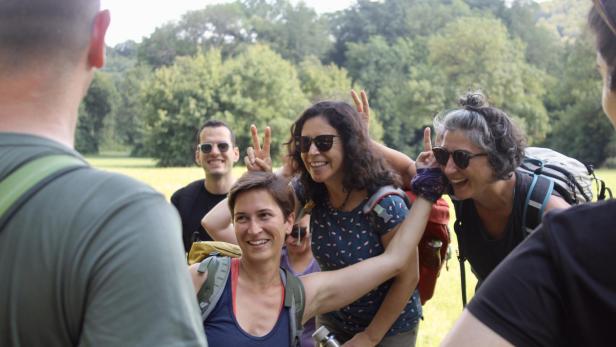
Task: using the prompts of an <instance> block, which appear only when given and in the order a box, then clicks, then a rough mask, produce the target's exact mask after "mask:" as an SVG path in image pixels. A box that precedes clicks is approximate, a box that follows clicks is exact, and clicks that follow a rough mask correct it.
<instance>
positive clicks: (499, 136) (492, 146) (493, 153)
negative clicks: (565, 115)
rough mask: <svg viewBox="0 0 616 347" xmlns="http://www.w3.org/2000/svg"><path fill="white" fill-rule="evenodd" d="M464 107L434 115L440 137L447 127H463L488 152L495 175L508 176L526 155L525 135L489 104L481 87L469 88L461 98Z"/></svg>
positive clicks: (472, 140) (454, 129)
mask: <svg viewBox="0 0 616 347" xmlns="http://www.w3.org/2000/svg"><path fill="white" fill-rule="evenodd" d="M458 102H459V104H460V106H461V108H459V109H454V110H449V111H445V112H442V113H441V114H439V115H437V116H436V117H435V118H434V129H435V130H436V134H437V139H438V138H442V136H443V135H444V133H445V132H446V131H456V130H461V131H464V133H465V134H466V136H467V137H468V139H469V140H470V141H471V142H472V143H473V144H474V145H475V146H477V147H479V148H481V150H482V151H484V152H485V153H487V154H488V162H489V163H490V166H491V167H492V169H493V170H494V178H495V179H507V178H509V177H511V175H512V174H513V172H514V170H515V169H516V168H517V167H518V166H519V165H520V163H521V162H522V159H523V157H524V149H525V148H526V139H525V136H524V134H523V132H522V131H521V130H520V128H519V127H518V126H516V125H515V124H514V123H513V122H512V120H511V118H510V117H509V116H508V115H507V113H505V112H504V111H502V110H500V109H498V108H496V107H491V106H489V105H488V102H487V98H486V97H485V95H484V94H483V93H482V92H481V91H473V92H468V93H467V94H466V95H465V96H463V97H461V98H460V99H459V100H458Z"/></svg>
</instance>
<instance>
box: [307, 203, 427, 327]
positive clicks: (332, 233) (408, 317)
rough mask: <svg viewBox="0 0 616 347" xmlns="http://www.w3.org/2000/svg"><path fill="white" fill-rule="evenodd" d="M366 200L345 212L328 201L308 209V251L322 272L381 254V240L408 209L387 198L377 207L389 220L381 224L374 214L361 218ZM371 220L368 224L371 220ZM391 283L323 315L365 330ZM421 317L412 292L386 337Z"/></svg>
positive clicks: (344, 324)
mask: <svg viewBox="0 0 616 347" xmlns="http://www.w3.org/2000/svg"><path fill="white" fill-rule="evenodd" d="M367 201H368V200H367V199H366V200H365V201H363V202H362V203H361V204H359V206H357V207H356V208H355V209H353V210H352V211H349V212H344V211H339V210H337V209H335V208H333V207H332V206H331V205H330V204H329V202H326V203H324V204H318V205H317V206H315V207H314V209H313V210H312V214H311V217H310V228H311V230H312V252H313V253H314V257H315V259H316V260H317V261H318V262H319V265H320V266H321V269H322V270H323V271H330V270H337V269H340V268H344V267H346V266H349V265H352V264H355V263H357V262H360V261H362V260H364V259H367V258H371V257H374V256H376V255H379V254H381V253H383V251H384V248H383V245H382V244H381V237H382V236H383V235H385V234H387V233H388V232H389V231H390V230H391V229H392V228H394V227H395V226H396V225H398V224H399V223H400V222H402V220H403V219H404V218H405V217H406V214H407V212H408V209H407V207H406V204H405V203H404V200H402V198H400V197H399V196H388V197H386V198H384V199H383V200H382V201H381V202H380V203H379V205H380V206H381V207H382V208H384V209H385V210H386V211H387V213H388V214H389V215H391V216H392V217H391V218H390V219H389V221H387V222H385V221H384V220H383V219H382V218H379V217H377V216H376V214H375V213H371V214H370V215H365V214H364V213H363V212H362V207H363V206H364V204H365V203H366V202H367ZM371 219H372V221H371ZM391 282H392V281H391V280H390V281H388V282H385V283H384V284H381V285H380V286H378V287H377V288H375V289H374V290H372V291H370V292H369V293H368V294H366V295H364V296H363V297H361V298H360V299H358V300H357V301H355V302H353V303H352V304H351V305H349V306H346V307H343V308H342V309H340V310H338V311H334V312H330V313H327V314H325V316H327V319H331V320H334V321H337V322H338V323H339V324H340V326H343V327H344V330H345V331H348V332H349V333H351V334H356V333H358V332H361V331H363V330H365V328H366V327H367V326H368V325H369V324H370V322H371V321H372V318H373V317H374V315H375V314H376V312H377V311H378V309H379V307H380V305H381V302H382V301H383V299H384V298H385V296H386V294H387V292H388V290H389V287H390V286H391ZM420 317H421V303H420V300H419V292H418V291H417V290H416V291H415V292H414V293H413V296H412V297H411V299H410V300H409V302H408V303H407V305H406V308H405V309H404V310H403V311H402V313H401V314H400V317H398V320H396V322H395V323H394V325H393V326H392V328H391V329H390V330H389V331H388V332H387V336H391V335H396V334H399V333H402V332H407V331H409V330H411V329H412V328H414V327H415V326H416V325H417V323H418V322H419V318H420Z"/></svg>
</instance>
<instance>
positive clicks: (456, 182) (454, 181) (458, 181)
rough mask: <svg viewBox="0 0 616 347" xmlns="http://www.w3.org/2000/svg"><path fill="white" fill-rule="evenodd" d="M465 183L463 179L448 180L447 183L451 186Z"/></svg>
mask: <svg viewBox="0 0 616 347" xmlns="http://www.w3.org/2000/svg"><path fill="white" fill-rule="evenodd" d="M464 181H466V180H465V179H461V180H449V182H451V183H453V184H458V183H462V182H464Z"/></svg>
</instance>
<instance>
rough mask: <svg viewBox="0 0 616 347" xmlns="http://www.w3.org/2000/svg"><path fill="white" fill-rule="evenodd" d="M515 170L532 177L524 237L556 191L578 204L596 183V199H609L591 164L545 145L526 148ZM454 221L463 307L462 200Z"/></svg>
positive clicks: (586, 198)
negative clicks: (543, 146) (544, 146)
mask: <svg viewBox="0 0 616 347" xmlns="http://www.w3.org/2000/svg"><path fill="white" fill-rule="evenodd" d="M516 171H518V172H520V173H523V174H527V175H530V176H531V177H532V179H531V184H530V187H529V188H528V193H527V195H526V202H525V204H524V210H523V212H522V219H523V221H524V223H523V225H524V229H525V230H524V232H525V233H526V237H527V236H528V235H530V233H531V232H532V231H533V230H535V228H536V227H537V226H539V224H541V220H542V219H543V212H544V210H545V207H546V205H547V203H548V201H549V199H550V196H551V195H552V192H553V191H556V192H557V193H558V194H559V195H560V196H561V197H562V198H563V200H565V201H566V202H567V203H568V204H569V205H578V204H583V203H588V202H591V201H592V198H593V191H592V186H593V184H594V185H596V190H597V195H596V196H597V200H598V201H600V200H605V199H606V197H609V198H610V199H611V198H612V191H611V189H610V188H609V187H607V186H606V185H605V182H604V181H603V180H601V179H599V178H597V176H596V175H595V173H594V169H593V167H592V165H586V164H584V163H582V162H580V161H579V160H577V159H574V158H571V157H568V156H566V155H564V154H562V153H559V152H557V151H554V150H552V149H549V148H542V147H527V148H526V150H525V152H524V158H523V160H522V163H521V164H520V167H518V168H517V169H516ZM454 207H455V211H456V221H455V223H454V231H455V232H456V236H457V238H458V260H459V262H460V281H461V287H462V288H461V290H462V305H463V306H466V302H467V300H466V271H465V268H464V261H465V260H466V256H465V255H464V250H463V249H462V247H461V246H460V245H461V242H460V238H461V237H462V236H461V234H462V233H463V221H462V220H461V219H460V217H461V212H462V202H461V201H460V202H457V203H454Z"/></svg>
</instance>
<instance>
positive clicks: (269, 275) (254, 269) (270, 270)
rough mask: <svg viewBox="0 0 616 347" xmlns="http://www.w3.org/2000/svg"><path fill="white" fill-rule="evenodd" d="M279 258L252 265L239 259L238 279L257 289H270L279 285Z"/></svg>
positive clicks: (244, 259)
mask: <svg viewBox="0 0 616 347" xmlns="http://www.w3.org/2000/svg"><path fill="white" fill-rule="evenodd" d="M279 259H280V256H278V258H277V259H275V260H271V261H264V262H259V263H253V262H251V261H249V260H248V259H246V258H244V257H242V258H240V277H241V278H242V279H243V280H245V281H246V282H248V283H251V284H252V285H254V286H257V287H262V288H266V287H270V286H272V285H277V284H279V283H280V260H279Z"/></svg>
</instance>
